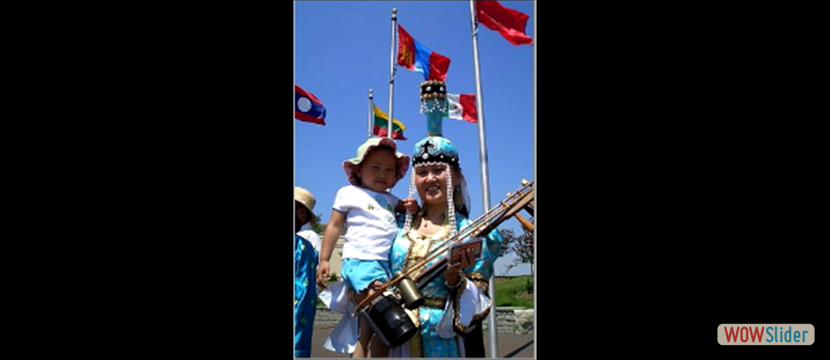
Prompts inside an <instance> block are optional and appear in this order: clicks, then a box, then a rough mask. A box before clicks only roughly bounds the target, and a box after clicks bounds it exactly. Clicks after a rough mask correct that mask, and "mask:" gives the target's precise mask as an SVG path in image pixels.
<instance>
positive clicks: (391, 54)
mask: <svg viewBox="0 0 830 360" xmlns="http://www.w3.org/2000/svg"><path fill="white" fill-rule="evenodd" d="M397 14H398V9H396V8H392V45H391V46H390V47H389V48H390V49H389V50H390V51H389V127H388V128H386V136H388V137H389V138H390V139H391V138H392V119H394V118H393V117H392V115H393V114H392V99H393V98H394V94H395V25H396V24H397V22H398V15H397Z"/></svg>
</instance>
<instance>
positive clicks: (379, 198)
mask: <svg viewBox="0 0 830 360" xmlns="http://www.w3.org/2000/svg"><path fill="white" fill-rule="evenodd" d="M398 201H400V200H399V199H398V198H397V197H395V196H394V195H392V194H390V193H379V192H374V191H372V190H369V189H366V188H362V187H357V186H354V185H348V186H344V187H342V188H340V190H338V191H337V196H336V197H335V199H334V206H333V208H334V210H337V211H340V212H342V213H345V214H346V226H347V230H346V236H345V238H346V241H345V243H343V256H342V258H343V259H360V260H389V250H390V249H391V248H392V241H393V240H394V239H395V234H396V233H397V231H398V224H397V223H396V222H395V206H396V205H397V204H398Z"/></svg>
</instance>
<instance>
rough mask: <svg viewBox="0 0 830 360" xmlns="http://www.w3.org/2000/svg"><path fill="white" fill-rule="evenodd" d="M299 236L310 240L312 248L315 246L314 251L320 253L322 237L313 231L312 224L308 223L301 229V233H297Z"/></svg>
mask: <svg viewBox="0 0 830 360" xmlns="http://www.w3.org/2000/svg"><path fill="white" fill-rule="evenodd" d="M297 235H300V236H301V237H302V238H303V239H306V240H308V242H310V243H311V246H314V250H317V252H318V253H319V252H320V249H322V248H321V247H320V235H317V233H316V232H314V230H311V223H307V224H305V225H303V227H301V228H300V231H299V232H297Z"/></svg>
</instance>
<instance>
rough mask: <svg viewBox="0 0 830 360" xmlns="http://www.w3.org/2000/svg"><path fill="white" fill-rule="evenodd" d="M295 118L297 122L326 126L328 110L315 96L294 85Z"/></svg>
mask: <svg viewBox="0 0 830 360" xmlns="http://www.w3.org/2000/svg"><path fill="white" fill-rule="evenodd" d="M294 117H295V118H296V119H297V120H301V121H306V122H310V123H315V124H320V125H323V126H325V125H326V108H325V107H324V106H323V103H322V102H320V100H319V99H317V97H316V96H314V94H312V93H310V92H307V91H305V90H303V89H302V88H300V87H299V86H297V84H294Z"/></svg>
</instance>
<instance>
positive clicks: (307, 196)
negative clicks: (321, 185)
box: [294, 187, 317, 358]
mask: <svg viewBox="0 0 830 360" xmlns="http://www.w3.org/2000/svg"><path fill="white" fill-rule="evenodd" d="M314 203H315V201H314V195H312V194H311V192H309V191H308V190H306V189H303V188H301V187H295V188H294V217H295V223H294V231H295V232H298V231H300V228H301V227H302V226H303V225H305V224H306V223H308V222H309V221H310V216H314V215H313V213H311V212H310V209H313V208H314ZM316 267H317V252H316V251H315V250H314V247H313V246H312V245H311V243H310V242H309V241H308V239H306V238H304V237H302V236H300V234H299V233H296V234H294V357H298V358H299V357H310V356H311V336H312V334H313V331H314V315H315V313H316V311H317V288H315V287H314V277H315V274H316V270H317V269H316Z"/></svg>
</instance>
